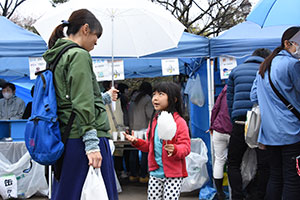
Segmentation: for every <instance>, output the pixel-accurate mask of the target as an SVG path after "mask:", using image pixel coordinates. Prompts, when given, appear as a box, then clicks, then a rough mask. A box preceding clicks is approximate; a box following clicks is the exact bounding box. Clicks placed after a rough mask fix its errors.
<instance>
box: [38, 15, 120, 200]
mask: <svg viewBox="0 0 300 200" xmlns="http://www.w3.org/2000/svg"><path fill="white" fill-rule="evenodd" d="M64 27H67V37H64V33H63V29H64ZM101 34H102V26H101V24H100V22H99V21H98V20H97V18H96V17H95V16H94V15H93V14H92V13H91V12H90V11H88V10H86V9H80V10H77V11H74V12H73V13H72V14H71V16H70V18H69V19H68V21H63V22H62V24H60V25H58V26H57V27H56V28H55V30H54V31H53V33H52V35H51V37H50V39H49V43H48V46H49V50H47V51H46V53H45V54H44V55H43V57H44V59H45V60H46V62H47V63H51V62H52V61H53V60H54V59H55V57H56V56H57V55H58V54H59V52H60V51H61V50H62V49H63V48H64V47H66V46H68V45H70V44H73V43H76V44H78V45H79V47H75V48H71V49H69V50H68V51H67V52H65V53H64V54H63V55H62V57H61V59H60V60H59V62H58V64H57V65H56V68H55V71H54V83H55V91H56V99H57V114H58V119H59V123H60V129H61V132H62V133H63V131H64V130H65V128H66V127H67V123H68V120H69V117H70V115H71V113H72V112H74V113H75V119H74V122H73V124H72V128H71V131H70V135H69V138H68V140H67V142H66V145H65V153H64V159H63V164H62V168H61V176H60V178H59V180H54V182H53V191H52V199H55V200H59V199H62V200H65V199H72V200H77V199H78V200H79V199H80V195H81V190H82V186H83V184H84V181H85V178H86V175H87V172H88V169H89V165H91V166H93V167H94V168H100V167H101V172H102V176H103V179H104V183H105V186H106V190H107V193H108V197H109V199H110V200H115V199H118V193H117V189H116V183H115V175H114V166H113V160H112V155H111V152H110V148H109V142H108V139H109V138H110V134H109V133H108V130H109V129H110V127H109V123H108V120H107V114H106V111H105V107H104V103H103V98H102V96H101V93H100V89H99V86H98V83H97V81H96V77H95V74H94V72H93V68H92V59H91V56H90V54H89V51H91V50H93V48H94V46H95V45H96V44H97V40H98V38H99V37H100V36H101ZM113 93H114V94H115V93H116V90H113ZM106 95H107V94H106Z"/></svg>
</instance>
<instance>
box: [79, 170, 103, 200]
mask: <svg viewBox="0 0 300 200" xmlns="http://www.w3.org/2000/svg"><path fill="white" fill-rule="evenodd" d="M99 199H101V200H108V196H107V192H106V188H105V185H104V181H103V178H102V174H101V171H100V168H96V169H94V168H93V166H90V168H89V171H88V174H87V176H86V179H85V182H84V184H83V187H82V192H81V198H80V200H99Z"/></svg>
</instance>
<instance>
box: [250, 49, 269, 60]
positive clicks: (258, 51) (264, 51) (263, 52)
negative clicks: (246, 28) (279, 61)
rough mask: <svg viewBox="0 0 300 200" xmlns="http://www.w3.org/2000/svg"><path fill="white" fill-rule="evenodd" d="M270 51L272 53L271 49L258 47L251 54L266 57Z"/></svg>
mask: <svg viewBox="0 0 300 200" xmlns="http://www.w3.org/2000/svg"><path fill="white" fill-rule="evenodd" d="M271 53H272V51H271V50H270V49H266V48H259V49H256V50H255V51H254V52H253V53H252V56H259V57H262V58H266V57H268V56H269V55H270V54H271Z"/></svg>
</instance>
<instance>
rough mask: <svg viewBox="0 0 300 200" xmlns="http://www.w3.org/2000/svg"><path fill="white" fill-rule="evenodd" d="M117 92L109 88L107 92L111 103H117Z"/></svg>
mask: <svg viewBox="0 0 300 200" xmlns="http://www.w3.org/2000/svg"><path fill="white" fill-rule="evenodd" d="M118 92H119V90H117V89H115V88H111V89H110V90H108V93H109V94H110V98H111V100H112V101H117V98H118Z"/></svg>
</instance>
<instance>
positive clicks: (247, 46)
mask: <svg viewBox="0 0 300 200" xmlns="http://www.w3.org/2000/svg"><path fill="white" fill-rule="evenodd" d="M289 27H290V25H287V26H271V27H265V28H261V27H260V26H259V25H257V24H255V23H253V22H250V21H246V22H243V23H240V24H238V25H236V26H234V27H232V28H231V29H229V30H227V31H225V32H224V33H223V34H222V35H220V36H218V37H216V38H212V39H211V40H210V56H211V57H218V56H225V55H226V56H232V57H237V58H241V57H245V56H250V55H251V54H252V53H253V51H254V50H255V49H257V48H268V49H271V50H273V49H275V48H276V47H278V46H280V43H281V36H282V34H283V32H284V31H285V30H286V29H287V28H289Z"/></svg>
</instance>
